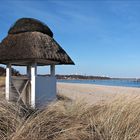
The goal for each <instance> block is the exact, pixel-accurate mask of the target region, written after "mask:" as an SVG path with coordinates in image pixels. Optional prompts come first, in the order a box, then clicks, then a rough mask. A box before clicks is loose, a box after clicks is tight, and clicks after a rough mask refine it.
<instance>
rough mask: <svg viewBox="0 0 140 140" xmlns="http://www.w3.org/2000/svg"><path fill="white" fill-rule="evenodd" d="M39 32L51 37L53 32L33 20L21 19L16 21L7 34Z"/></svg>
mask: <svg viewBox="0 0 140 140" xmlns="http://www.w3.org/2000/svg"><path fill="white" fill-rule="evenodd" d="M34 31H37V32H41V33H44V34H47V35H49V36H50V37H53V32H52V31H51V30H50V28H49V27H48V26H47V25H45V24H44V23H42V22H41V21H39V20H37V19H33V18H21V19H19V20H17V21H16V22H15V23H14V25H13V26H12V27H11V28H10V29H9V31H8V34H17V33H23V32H34Z"/></svg>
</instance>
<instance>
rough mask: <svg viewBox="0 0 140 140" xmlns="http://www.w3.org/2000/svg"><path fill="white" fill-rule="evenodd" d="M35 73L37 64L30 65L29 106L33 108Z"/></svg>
mask: <svg viewBox="0 0 140 140" xmlns="http://www.w3.org/2000/svg"><path fill="white" fill-rule="evenodd" d="M36 75H37V64H36V63H34V64H32V66H31V107H32V108H35V82H36V81H35V80H36Z"/></svg>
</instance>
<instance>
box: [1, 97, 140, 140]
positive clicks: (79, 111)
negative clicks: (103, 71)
mask: <svg viewBox="0 0 140 140" xmlns="http://www.w3.org/2000/svg"><path fill="white" fill-rule="evenodd" d="M0 139H3V140H4V139H9V140H19V139H20V140H29V139H30V140H139V139H140V96H132V97H127V96H126V95H125V96H123V95H122V96H120V97H119V98H116V99H115V100H113V101H111V102H98V103H96V104H93V105H88V104H87V103H84V101H80V100H79V101H78V100H76V101H73V102H72V101H71V102H68V101H67V100H58V101H57V102H52V103H51V104H50V105H48V106H47V107H46V108H44V109H40V110H36V111H32V112H30V111H28V110H27V111H24V113H23V111H21V108H20V107H19V106H17V105H15V104H12V103H8V102H6V101H4V100H1V101H0Z"/></svg>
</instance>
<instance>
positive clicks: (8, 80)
mask: <svg viewBox="0 0 140 140" xmlns="http://www.w3.org/2000/svg"><path fill="white" fill-rule="evenodd" d="M5 86H6V88H5V90H6V91H5V93H6V100H8V101H9V100H10V89H11V64H7V66H6V80H5Z"/></svg>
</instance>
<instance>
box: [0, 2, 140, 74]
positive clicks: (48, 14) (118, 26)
mask: <svg viewBox="0 0 140 140" xmlns="http://www.w3.org/2000/svg"><path fill="white" fill-rule="evenodd" d="M21 17H32V18H36V19H39V20H41V21H43V22H44V23H46V24H47V25H48V26H49V27H50V28H51V29H52V31H53V33H54V38H55V39H56V41H57V42H58V43H59V44H60V45H61V46H62V48H64V49H65V50H66V52H67V53H68V54H69V55H70V57H71V58H72V59H73V61H74V62H75V64H76V65H75V66H57V69H56V73H58V74H76V73H77V74H86V75H101V76H102V75H106V76H110V77H140V1H138V0H129V1H128V0H91V1H90V0H24V1H23V0H21V1H20V0H1V2H0V40H2V39H3V38H4V37H5V36H6V35H7V31H8V29H9V27H10V26H11V25H12V24H13V23H14V22H15V21H16V20H17V19H18V18H21ZM40 71H41V72H43V73H44V72H45V68H43V69H40Z"/></svg>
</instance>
